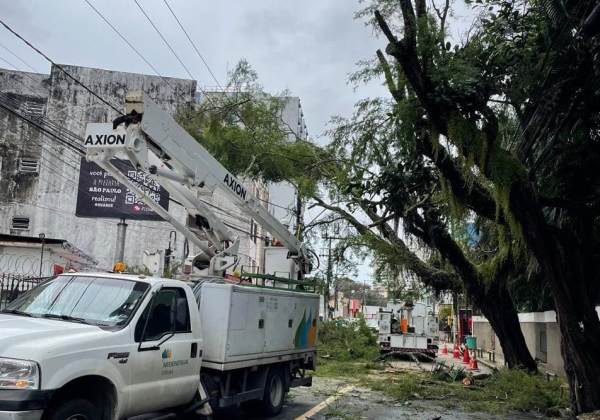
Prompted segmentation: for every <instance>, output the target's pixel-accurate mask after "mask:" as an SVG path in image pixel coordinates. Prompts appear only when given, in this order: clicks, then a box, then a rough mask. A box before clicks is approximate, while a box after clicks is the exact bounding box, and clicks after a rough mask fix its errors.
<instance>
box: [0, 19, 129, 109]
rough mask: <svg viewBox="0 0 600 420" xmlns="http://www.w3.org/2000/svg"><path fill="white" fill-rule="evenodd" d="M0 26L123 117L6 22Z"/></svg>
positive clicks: (1, 21) (112, 106)
mask: <svg viewBox="0 0 600 420" xmlns="http://www.w3.org/2000/svg"><path fill="white" fill-rule="evenodd" d="M0 24H2V26H4V27H5V28H6V29H7V30H8V31H9V32H11V33H12V34H13V35H14V36H16V37H17V38H19V39H20V40H21V41H23V42H24V43H25V44H26V45H27V46H29V47H30V48H31V49H33V50H34V51H35V52H36V53H38V54H39V55H41V56H42V57H44V58H45V59H46V61H48V62H49V63H50V64H52V65H53V66H55V67H56V68H57V69H59V70H60V71H62V72H63V73H64V74H65V75H66V76H67V77H68V78H70V79H71V80H73V81H74V82H75V83H77V84H78V85H80V86H81V87H82V88H84V89H85V90H86V91H87V92H88V93H89V94H90V95H92V96H94V97H96V98H97V99H99V100H100V101H101V102H102V103H103V104H105V105H107V106H109V107H110V108H112V109H113V110H114V111H116V112H117V114H118V115H123V113H122V112H121V111H119V109H118V108H117V107H115V106H114V105H112V104H111V103H109V102H108V101H106V100H105V99H104V98H102V97H101V96H100V95H98V94H97V93H96V92H94V91H93V90H91V89H90V88H89V87H87V86H86V85H85V84H83V83H82V82H80V81H79V80H78V79H77V78H76V77H74V76H73V75H72V74H71V73H69V72H68V71H66V70H65V69H64V68H63V67H62V66H61V65H60V64H56V63H55V62H54V61H53V60H52V59H51V58H50V57H48V56H47V55H46V54H44V53H43V52H42V51H40V50H39V49H38V48H37V47H35V46H34V45H33V44H32V43H31V42H29V41H27V40H26V39H25V38H23V37H22V36H21V35H19V34H18V33H17V32H16V31H15V30H13V29H12V28H11V27H10V26H8V25H7V24H6V22H4V21H3V20H2V19H0Z"/></svg>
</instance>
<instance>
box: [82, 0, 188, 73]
mask: <svg viewBox="0 0 600 420" xmlns="http://www.w3.org/2000/svg"><path fill="white" fill-rule="evenodd" d="M86 1H87V0H86ZM133 1H134V2H135V4H137V7H138V8H139V9H140V11H141V12H142V13H143V15H144V16H145V17H146V19H148V22H150V25H152V27H153V28H154V30H155V31H156V33H157V34H158V35H159V36H160V38H161V39H162V40H163V42H164V43H165V45H166V46H167V47H168V48H169V50H170V51H171V53H172V54H173V55H174V56H175V58H176V59H177V61H179V64H181V67H183V69H184V70H185V71H186V73H187V74H188V76H190V78H191V79H192V80H193V79H194V76H193V75H192V73H191V72H190V70H189V69H188V68H187V66H186V65H185V64H184V62H183V61H182V60H181V58H179V56H178V55H177V53H176V52H175V50H174V49H173V47H172V46H171V44H169V41H167V39H166V38H165V37H164V35H163V34H162V32H160V30H159V29H158V27H157V26H156V25H155V24H154V22H153V21H152V19H150V16H148V14H147V13H146V11H145V10H144V8H143V7H142V5H141V4H140V3H139V2H138V0H133Z"/></svg>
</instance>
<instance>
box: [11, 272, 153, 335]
mask: <svg viewBox="0 0 600 420" xmlns="http://www.w3.org/2000/svg"><path fill="white" fill-rule="evenodd" d="M148 288H149V285H148V284H147V283H142V282H137V281H133V280H127V279H116V278H105V277H91V276H59V277H55V278H53V279H51V280H48V281H46V282H44V283H42V284H40V285H39V286H37V287H35V288H34V289H31V290H30V291H28V292H26V293H24V294H22V295H21V296H19V297H18V298H17V299H15V300H14V301H13V302H11V303H10V304H9V305H8V306H7V307H6V309H5V310H4V312H11V313H14V314H22V315H25V316H27V315H29V316H34V317H46V318H56V319H62V320H65V321H73V322H82V323H86V324H92V325H99V326H119V325H123V324H125V323H127V321H128V320H129V318H130V317H131V315H132V314H133V313H134V312H135V310H136V308H137V306H138V305H139V303H140V300H141V299H142V297H143V296H144V294H145V293H146V291H147V290H148Z"/></svg>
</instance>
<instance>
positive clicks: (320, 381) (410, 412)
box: [217, 378, 545, 420]
mask: <svg viewBox="0 0 600 420" xmlns="http://www.w3.org/2000/svg"><path fill="white" fill-rule="evenodd" d="M347 388H348V384H347V383H346V382H344V381H343V380H339V379H329V378H315V379H314V383H313V386H312V387H311V388H295V389H293V390H292V391H291V392H290V395H289V398H288V401H287V403H286V405H285V407H284V409H283V411H282V413H281V414H280V415H279V416H277V417H274V418H273V419H275V420H288V419H312V420H325V419H344V420H349V419H352V420H359V419H363V420H367V419H369V420H370V419H373V420H375V419H378V420H380V419H398V420H399V419H407V418H408V419H440V420H487V419H491V420H500V419H506V418H507V416H505V415H497V416H494V415H491V414H489V413H476V412H466V411H462V410H460V409H448V408H445V407H442V406H440V405H437V404H436V403H435V402H433V401H411V402H409V403H406V402H397V401H393V400H392V399H390V398H388V397H386V396H384V395H383V394H381V393H379V392H374V391H371V390H369V389H366V388H360V387H357V388H352V389H351V390H350V391H347V392H345V393H343V395H339V397H338V398H336V395H335V394H336V392H340V391H342V392H343V391H344V390H345V389H347ZM325 400H329V401H331V402H330V403H329V404H327V405H325V406H324V407H322V409H320V410H319V411H318V412H314V410H313V408H315V407H317V408H320V407H321V406H323V405H324V404H322V403H323V402H324V401H325ZM217 418H218V419H222V420H224V419H232V418H238V419H244V420H258V419H262V418H264V417H262V416H261V415H259V414H248V413H244V412H242V411H239V410H238V411H229V412H227V413H223V414H222V415H221V416H219V417H217ZM509 418H511V419H517V420H528V419H541V418H545V417H543V416H533V415H522V414H518V413H513V414H511V415H510V417H509Z"/></svg>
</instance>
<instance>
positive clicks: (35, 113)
mask: <svg viewBox="0 0 600 420" xmlns="http://www.w3.org/2000/svg"><path fill="white" fill-rule="evenodd" d="M44 105H45V104H44V103H43V102H38V101H24V102H23V103H22V104H21V110H22V111H24V112H25V114H27V115H29V116H32V117H43V116H44Z"/></svg>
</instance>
